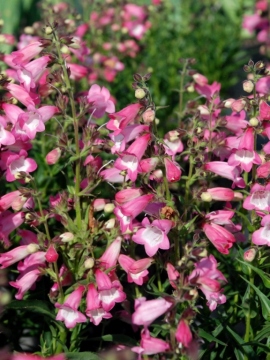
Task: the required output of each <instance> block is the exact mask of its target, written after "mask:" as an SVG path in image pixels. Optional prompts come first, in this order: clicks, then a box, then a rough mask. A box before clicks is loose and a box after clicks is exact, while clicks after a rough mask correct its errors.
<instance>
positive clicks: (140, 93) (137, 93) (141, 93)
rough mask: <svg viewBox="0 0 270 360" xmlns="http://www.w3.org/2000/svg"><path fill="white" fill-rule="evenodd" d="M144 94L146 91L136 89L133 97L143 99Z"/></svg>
mask: <svg viewBox="0 0 270 360" xmlns="http://www.w3.org/2000/svg"><path fill="white" fill-rule="evenodd" d="M145 95H146V92H145V91H144V90H143V89H136V91H135V98H136V99H143V98H144V97H145Z"/></svg>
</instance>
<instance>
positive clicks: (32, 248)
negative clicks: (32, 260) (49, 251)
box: [27, 244, 39, 254]
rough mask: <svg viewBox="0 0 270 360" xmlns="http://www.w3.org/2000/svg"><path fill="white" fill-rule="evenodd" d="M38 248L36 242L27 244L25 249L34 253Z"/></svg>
mask: <svg viewBox="0 0 270 360" xmlns="http://www.w3.org/2000/svg"><path fill="white" fill-rule="evenodd" d="M38 249H39V246H38V244H29V245H27V250H28V252H29V254H34V253H35V252H37V251H38Z"/></svg>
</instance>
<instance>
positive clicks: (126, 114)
mask: <svg viewBox="0 0 270 360" xmlns="http://www.w3.org/2000/svg"><path fill="white" fill-rule="evenodd" d="M140 109H141V105H140V104H139V103H136V104H131V105H129V106H127V107H125V108H124V109H122V110H120V111H118V112H116V113H114V114H111V115H109V117H110V121H109V122H108V124H107V125H106V127H107V129H109V130H112V131H114V135H118V134H120V133H121V132H122V130H124V128H125V127H126V126H127V125H128V124H129V123H131V122H132V121H133V120H134V119H135V118H136V116H137V114H138V112H139V110H140Z"/></svg>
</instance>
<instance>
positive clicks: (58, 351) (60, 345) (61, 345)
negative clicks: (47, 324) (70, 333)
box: [55, 328, 67, 355]
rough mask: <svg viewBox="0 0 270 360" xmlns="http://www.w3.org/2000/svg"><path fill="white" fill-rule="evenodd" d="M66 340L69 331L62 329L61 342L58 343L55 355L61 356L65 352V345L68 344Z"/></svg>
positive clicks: (60, 333) (60, 332)
mask: <svg viewBox="0 0 270 360" xmlns="http://www.w3.org/2000/svg"><path fill="white" fill-rule="evenodd" d="M66 339H67V330H66V329H65V328H62V329H61V330H60V331H59V340H58V342H57V347H56V350H55V355H56V354H61V353H62V352H63V349H64V346H65V343H66Z"/></svg>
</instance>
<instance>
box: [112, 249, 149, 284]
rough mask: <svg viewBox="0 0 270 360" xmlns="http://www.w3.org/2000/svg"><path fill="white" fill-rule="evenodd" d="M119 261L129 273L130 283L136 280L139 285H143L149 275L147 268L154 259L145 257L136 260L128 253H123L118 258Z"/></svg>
mask: <svg viewBox="0 0 270 360" xmlns="http://www.w3.org/2000/svg"><path fill="white" fill-rule="evenodd" d="M118 262H119V264H120V265H121V267H122V268H123V269H124V270H125V272H126V273H127V275H128V276H127V279H128V282H129V283H133V282H134V283H135V284H137V285H142V284H143V283H144V281H145V278H146V276H147V275H148V271H147V270H146V269H147V268H149V266H150V265H151V264H152V262H153V259H151V258H145V259H140V260H137V261H136V260H133V259H132V258H131V257H129V256H127V255H122V254H121V255H120V256H119V258H118Z"/></svg>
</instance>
